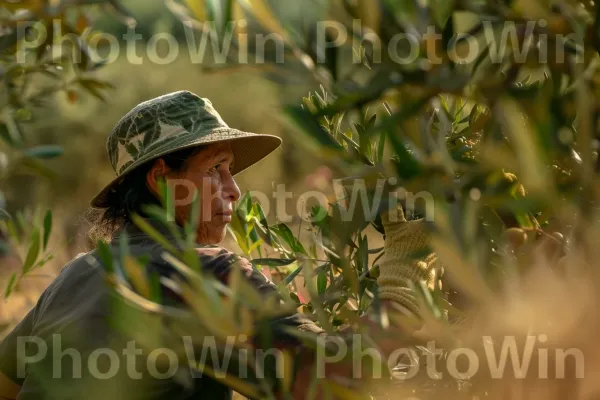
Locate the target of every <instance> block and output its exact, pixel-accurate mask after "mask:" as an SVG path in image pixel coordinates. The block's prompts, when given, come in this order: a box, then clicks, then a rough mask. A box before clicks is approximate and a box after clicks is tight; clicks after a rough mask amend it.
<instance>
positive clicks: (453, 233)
mask: <svg viewBox="0 0 600 400" xmlns="http://www.w3.org/2000/svg"><path fill="white" fill-rule="evenodd" d="M167 3H168V4H169V5H170V7H171V9H172V10H173V11H174V12H175V13H176V14H177V15H179V16H180V17H181V18H182V20H183V21H184V23H186V24H188V25H189V26H193V27H195V28H197V29H198V30H199V31H201V32H216V34H217V35H220V37H224V36H225V35H232V38H233V42H234V46H233V47H232V51H231V52H230V54H228V59H227V62H225V63H216V64H215V65H214V66H211V67H210V68H209V69H219V70H223V69H225V70H226V69H228V68H244V67H248V66H251V67H253V68H256V67H258V68H259V69H260V70H262V71H264V73H265V76H266V77H268V78H270V79H272V80H274V81H276V82H279V83H284V84H286V83H287V84H289V83H293V82H294V81H295V80H296V79H304V78H305V77H310V78H312V81H313V82H314V83H315V84H316V85H320V86H321V87H320V90H315V91H313V92H311V94H310V95H309V96H308V97H307V98H306V99H305V101H304V104H302V105H290V106H289V107H287V109H286V111H285V114H286V116H287V117H288V120H289V121H290V123H291V124H292V125H293V126H295V128H296V130H297V131H299V132H302V133H304V135H305V136H306V137H309V138H311V139H312V143H313V148H315V149H317V150H318V151H319V154H320V155H321V156H322V157H323V160H326V161H327V162H330V163H332V164H334V165H335V166H336V169H337V172H339V174H340V175H342V176H343V177H344V179H345V182H346V184H347V185H350V186H351V185H353V184H355V183H357V182H360V181H361V180H362V182H364V181H366V182H373V181H376V180H377V179H383V180H385V181H386V182H388V183H389V182H393V183H391V184H389V186H391V187H389V188H388V189H389V190H394V189H396V188H403V189H404V190H406V191H407V192H408V193H412V194H417V193H428V194H430V195H431V198H432V199H433V202H430V204H424V205H417V206H416V209H415V210H414V211H415V213H416V215H417V216H419V215H420V216H423V215H427V213H428V211H432V210H428V209H427V208H428V207H432V208H433V211H435V217H434V218H432V220H431V221H430V228H431V233H432V237H433V243H432V247H433V249H434V250H435V251H436V253H437V254H438V256H439V257H440V259H441V260H442V263H443V265H444V268H445V274H444V277H443V278H442V280H443V281H444V282H443V284H442V285H440V288H441V289H436V290H434V292H433V293H430V292H429V290H427V289H426V288H422V287H419V285H416V286H414V289H415V293H417V294H420V297H421V298H422V305H423V314H424V319H425V321H426V322H427V324H430V325H431V326H433V327H435V329H436V331H437V332H438V336H437V337H438V338H441V337H443V338H445V339H446V340H449V343H454V344H455V345H456V343H457V342H453V341H452V340H450V339H451V338H453V337H454V338H455V339H456V337H455V336H452V334H451V332H452V331H453V328H452V326H451V325H450V324H449V321H448V317H450V321H456V320H462V319H463V318H464V317H465V315H468V314H467V312H468V311H470V310H471V309H473V308H479V309H480V310H481V308H484V306H485V305H489V304H490V303H494V302H496V301H497V302H499V303H502V301H504V296H506V295H507V293H506V290H507V287H511V288H512V290H516V289H514V287H512V286H511V285H510V284H509V283H510V282H513V281H514V280H515V279H516V280H517V281H519V280H522V282H523V285H526V284H525V282H527V278H526V277H527V276H528V275H527V272H528V271H531V270H533V269H535V268H534V267H535V266H536V265H539V263H540V262H541V263H543V264H545V265H546V269H545V275H544V277H545V278H548V277H554V276H558V277H563V276H564V275H563V274H565V273H566V271H565V258H564V257H563V256H565V255H566V257H569V256H573V255H574V254H579V252H583V254H585V256H582V257H584V258H585V259H586V260H588V261H591V260H594V256H592V254H596V250H595V247H597V246H595V245H594V243H595V242H596V240H595V239H594V234H593V233H592V232H595V229H597V220H598V216H597V208H596V206H595V204H597V202H598V196H599V192H598V184H597V173H598V165H599V164H598V163H599V162H600V161H598V153H597V149H598V147H599V146H600V141H599V137H598V133H597V127H598V116H599V113H598V111H599V108H598V104H597V101H596V99H597V85H598V81H599V78H600V75H599V74H598V50H600V47H599V45H598V43H600V42H599V33H598V32H599V31H598V26H599V24H600V22H599V21H600V20H599V18H598V12H597V7H596V5H595V3H594V2H579V1H547V2H536V1H533V2H532V1H519V0H516V1H511V2H497V1H484V0H477V1H469V0H467V1H460V2H458V1H456V2H436V1H425V2H417V1H396V2H394V1H385V0H381V1H360V0H339V1H336V0H332V1H328V2H315V4H319V5H324V6H323V7H316V8H315V10H318V12H317V13H316V14H315V13H314V12H313V10H311V13H310V15H305V14H302V17H303V18H296V19H295V20H294V19H293V18H288V17H289V15H288V14H286V12H285V10H286V8H287V7H289V6H290V3H289V2H285V1H282V2H277V3H274V2H267V1H227V2H210V1H206V2H205V1H186V2H185V5H184V4H180V3H176V2H175V1H168V2H167ZM217 10H218V11H219V12H217ZM232 21H234V22H235V23H234V24H231V22H232ZM241 21H244V22H245V23H241V24H240V22H241ZM324 21H327V22H324ZM357 21H359V22H360V23H359V24H358V25H357V24H356V22H357ZM431 29H433V31H432V30H431ZM266 33H272V34H275V35H277V37H278V38H279V41H280V43H281V44H282V45H283V51H282V49H281V48H278V47H277V46H273V47H266V48H265V47H261V46H260V42H261V40H262V39H261V35H264V34H266ZM465 34H466V35H468V37H469V40H468V41H467V40H466V39H463V40H457V38H460V35H463V36H464V35H465ZM399 35H400V36H399ZM407 35H410V36H411V37H412V38H413V39H414V41H413V42H412V43H411V42H410V41H404V42H401V41H398V38H399V37H404V38H405V37H406V36H407ZM263 37H264V36H263ZM374 37H375V38H377V39H376V40H375V39H373V38H374ZM340 38H343V39H342V40H340V41H339V42H337V41H336V39H340ZM334 42H335V43H334ZM240 49H243V50H244V51H242V52H240ZM246 51H247V53H246ZM240 54H244V55H246V54H249V55H250V56H254V57H255V61H254V62H253V61H252V57H248V59H249V60H250V61H248V62H246V60H245V59H240V57H239V56H240ZM407 55H412V56H413V57H410V58H408V57H407ZM278 57H282V59H281V58H278ZM402 57H403V60H404V61H405V60H407V59H410V61H408V62H402V60H401V61H399V58H402ZM256 60H265V61H266V62H265V63H262V62H259V61H256ZM302 73H304V75H302ZM392 177H393V178H396V179H395V180H394V181H390V180H389V178H392ZM372 195H373V196H372V197H371V200H375V199H376V197H374V194H373V193H372ZM426 203H427V202H426ZM342 204H343V203H342ZM379 206H380V207H381V208H380V209H379V211H381V210H382V209H385V207H386V205H385V204H379ZM340 207H342V205H340V203H339V202H336V203H332V204H329V209H327V210H325V212H326V213H327V214H326V215H327V217H326V218H325V219H324V220H323V219H322V218H320V219H318V222H317V221H316V220H315V222H314V223H313V224H312V227H311V228H308V229H315V232H316V233H317V234H316V235H315V237H317V238H318V239H316V240H314V241H313V242H310V243H301V242H300V241H299V240H298V238H297V236H296V235H293V234H292V233H291V231H289V229H286V228H285V227H282V226H281V225H277V227H278V228H277V229H268V228H266V227H265V226H264V224H262V223H261V224H258V222H257V221H260V212H259V210H257V209H256V206H253V205H247V206H245V211H244V213H243V215H246V218H245V221H246V222H247V223H250V226H251V227H254V229H257V230H256V232H254V231H252V230H250V231H247V230H246V229H247V228H246V227H245V226H242V227H239V226H238V229H237V230H236V238H237V239H238V243H239V242H240V241H242V242H243V245H242V248H243V249H246V251H247V252H250V251H252V250H253V249H255V248H256V246H259V247H260V246H261V245H262V244H263V243H269V245H272V246H275V248H276V249H278V251H279V252H280V254H282V258H284V259H286V260H290V259H296V260H306V261H308V264H309V265H310V267H306V265H307V264H305V265H302V266H301V268H302V270H301V271H302V272H303V273H304V277H305V279H306V285H307V287H308V288H309V290H310V292H311V295H312V296H311V301H309V302H308V304H304V302H302V301H297V302H296V305H298V306H300V307H303V309H304V310H305V311H306V312H308V313H310V314H314V317H315V318H316V319H317V320H318V321H319V323H320V324H321V325H322V326H323V327H325V328H329V330H331V329H332V328H333V327H334V326H343V325H346V324H350V325H352V322H353V321H356V317H357V316H360V315H361V314H363V313H364V311H365V310H366V308H367V307H368V306H369V305H371V304H375V305H376V304H377V302H376V298H377V296H376V285H375V284H374V281H373V279H369V278H370V276H371V275H374V276H376V272H375V271H376V268H377V260H373V261H372V262H371V265H368V261H366V260H369V258H368V257H366V255H367V254H368V253H370V252H372V253H375V254H376V253H377V251H378V250H377V249H369V246H368V242H367V240H366V236H365V234H364V232H365V230H366V229H367V228H369V227H370V226H373V227H375V228H376V229H378V230H379V231H380V232H382V233H384V234H385V232H383V231H382V229H381V226H380V223H379V221H378V220H377V213H376V214H375V216H371V217H370V218H369V217H367V216H365V215H364V214H365V213H364V212H362V213H361V212H360V210H359V211H358V212H355V213H354V214H353V218H352V219H351V220H350V221H347V220H345V221H342V220H339V219H338V220H336V217H337V216H339V215H340V211H339V210H340ZM357 208H359V209H360V207H357ZM313 211H314V212H315V213H317V212H318V211H320V210H318V209H315V210H313ZM351 212H352V211H351ZM234 228H235V225H234ZM242 228H243V229H242ZM269 232H275V233H276V236H271V234H269ZM281 233H283V234H284V235H283V237H285V238H286V239H285V242H286V243H287V245H286V248H285V249H282V248H281V243H280V242H279V240H280V239H281V238H282V236H281ZM274 237H277V238H279V240H277V241H275V240H273V238H274ZM267 239H268V240H269V241H270V242H267ZM318 245H321V247H322V250H324V254H325V255H326V259H319V258H320V257H317V256H316V254H315V253H314V252H313V251H310V250H309V251H307V249H311V250H312V249H314V248H315V246H318ZM292 254H293V255H292ZM588 257H590V258H588ZM560 260H562V261H560ZM266 264H270V265H273V266H277V262H276V261H272V260H270V261H267V262H266ZM581 264H582V265H569V266H568V267H569V268H571V270H570V272H571V273H575V274H578V273H579V274H582V275H583V274H586V273H587V272H586V271H587V270H586V269H585V267H584V265H583V264H585V263H583V262H582V263H581ZM553 268H554V269H553ZM299 271H300V267H299V268H298V269H293V268H292V269H291V270H290V271H289V272H291V274H290V275H289V276H290V277H293V276H294V275H295V274H297V273H298V272H299ZM369 271H373V273H372V274H371V273H370V272H369ZM555 274H556V275H555ZM586 276H587V275H586ZM592 276H595V275H592ZM288 281H289V279H288ZM594 284H597V282H596V281H594ZM507 285H508V286H507ZM511 293H512V292H511ZM519 293H520V294H521V295H522V296H523V297H527V292H525V293H524V294H523V293H521V292H519ZM365 294H366V296H365ZM513 294H514V293H513ZM292 297H293V296H292ZM293 298H295V297H293ZM365 300H366V301H365ZM373 300H375V302H374V303H373ZM522 305H523V307H525V306H532V305H531V304H527V303H522ZM352 307H353V308H352ZM484 309H485V308H484ZM485 310H487V311H489V310H488V309H485ZM493 311H494V312H495V313H496V314H494V315H498V313H501V311H502V309H500V310H498V309H494V310H493ZM499 315H500V316H502V314H499ZM545 317H546V318H550V316H548V315H545ZM499 319H500V318H499ZM556 321H557V322H558V321H560V319H557V320H556ZM558 323H560V322H558ZM522 324H523V325H524V326H527V322H525V321H523V322H522ZM504 328H506V327H502V329H504ZM537 328H538V329H541V328H540V327H539V326H538V327H537ZM532 329H533V328H532ZM519 333H521V334H525V331H519ZM447 343H448V342H447ZM452 346H453V345H452V344H450V345H449V347H448V348H449V349H451V348H452ZM430 383H431V382H430ZM433 386H438V387H443V384H439V385H436V384H434V385H433ZM451 386H452V385H451ZM458 386H461V387H463V386H464V385H462V384H461V385H458ZM452 387H454V388H456V385H454V386H452ZM421 389H423V388H421ZM459 391H460V390H459ZM484 391H485V392H486V393H485V394H486V395H487V390H484ZM426 392H427V391H426V390H424V389H423V390H422V391H420V392H418V394H423V395H425V393H426ZM477 393H479V394H483V391H482V392H477V391H472V392H471V391H470V390H466V393H465V396H472V395H476V394H477ZM432 395H433V396H434V397H436V396H440V395H442V394H441V392H435V391H434V392H433V393H432Z"/></svg>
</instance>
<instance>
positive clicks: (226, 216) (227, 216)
mask: <svg viewBox="0 0 600 400" xmlns="http://www.w3.org/2000/svg"><path fill="white" fill-rule="evenodd" d="M232 214H233V213H232V212H231V211H226V212H221V213H217V215H218V216H219V217H220V218H221V219H222V220H223V221H225V222H231V215H232Z"/></svg>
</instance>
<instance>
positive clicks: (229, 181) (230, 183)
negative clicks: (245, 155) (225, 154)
mask: <svg viewBox="0 0 600 400" xmlns="http://www.w3.org/2000/svg"><path fill="white" fill-rule="evenodd" d="M223 193H224V195H225V197H227V198H228V199H230V200H231V201H232V202H235V201H238V200H239V198H240V197H241V196H242V193H241V192H240V188H239V186H238V185H237V182H236V181H235V179H233V175H231V173H229V172H228V173H227V177H226V178H225V180H224V182H223Z"/></svg>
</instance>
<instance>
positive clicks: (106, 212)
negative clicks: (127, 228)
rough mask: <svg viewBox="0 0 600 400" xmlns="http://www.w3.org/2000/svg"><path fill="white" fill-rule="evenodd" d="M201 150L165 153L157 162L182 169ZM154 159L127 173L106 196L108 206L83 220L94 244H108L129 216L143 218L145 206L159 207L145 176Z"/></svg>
mask: <svg viewBox="0 0 600 400" xmlns="http://www.w3.org/2000/svg"><path fill="white" fill-rule="evenodd" d="M203 148H204V147H203V146H196V147H191V148H188V149H183V150H179V151H176V152H174V153H170V154H167V155H165V156H163V157H160V158H159V159H162V160H164V162H165V164H166V165H167V166H168V167H169V168H170V169H171V170H172V171H175V172H179V171H182V170H184V169H185V168H186V167H187V162H188V160H189V159H190V158H191V157H193V156H194V155H196V154H198V153H199V152H200V151H201V150H202V149H203ZM155 162H156V159H155V160H152V161H149V162H147V163H145V164H142V165H141V166H139V167H137V168H136V169H135V170H133V171H132V172H131V173H129V174H128V175H127V176H126V177H125V178H124V179H123V181H122V182H121V183H120V184H118V185H117V186H116V187H115V189H114V190H112V191H110V192H109V194H108V203H109V205H108V207H106V208H101V209H97V208H90V209H89V210H88V211H87V213H86V214H87V215H86V219H87V221H88V223H90V224H91V228H90V230H89V231H88V238H89V239H90V240H91V241H92V243H93V244H94V245H95V244H96V243H97V241H98V240H100V239H102V240H105V241H110V240H111V239H112V238H113V236H114V234H115V233H116V232H117V231H119V230H120V229H122V228H123V226H124V225H125V224H126V223H128V222H130V216H131V214H134V213H136V214H140V215H144V211H143V208H144V206H146V205H152V204H156V205H160V202H159V200H158V199H157V198H156V196H155V195H154V194H153V193H152V192H151V191H150V189H149V188H148V185H147V184H146V175H147V174H148V172H149V171H150V169H151V168H152V167H153V166H154V163H155Z"/></svg>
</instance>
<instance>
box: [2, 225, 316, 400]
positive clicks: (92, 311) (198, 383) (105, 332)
mask: <svg viewBox="0 0 600 400" xmlns="http://www.w3.org/2000/svg"><path fill="white" fill-rule="evenodd" d="M123 232H125V233H126V235H127V237H128V242H129V250H130V252H131V254H132V255H133V256H136V257H138V256H142V255H144V256H146V257H147V258H148V259H149V261H148V263H147V264H146V269H145V270H146V272H147V273H148V274H158V276H160V277H166V278H169V277H173V276H174V275H176V274H177V272H176V271H175V269H174V268H173V267H172V266H171V265H170V264H168V263H167V262H165V261H164V259H163V258H162V257H161V255H162V253H163V252H164V249H163V248H162V247H161V246H159V245H158V244H157V243H156V242H154V241H153V240H152V239H151V238H149V237H148V236H147V235H146V234H145V233H143V232H142V231H141V230H139V229H138V228H137V227H135V226H134V225H133V224H129V225H128V226H126V228H125V229H124V230H123ZM162 233H163V234H165V235H168V232H167V231H166V230H164V229H162ZM110 246H111V251H113V254H114V255H115V256H118V251H119V250H118V249H119V246H118V240H117V239H115V240H113V241H112V242H111V244H110ZM198 255H199V257H200V258H201V265H202V268H203V269H204V270H205V271H206V272H209V273H211V274H213V275H214V276H215V277H217V278H218V279H219V280H220V281H221V282H223V283H225V284H227V279H228V276H229V274H230V272H231V271H232V268H238V267H239V268H242V269H244V270H245V274H244V275H245V276H246V278H247V279H248V281H249V282H250V283H251V284H252V285H253V286H254V287H255V288H256V289H257V290H258V291H259V292H260V293H261V294H265V295H266V294H269V293H273V292H276V291H277V288H276V286H275V284H274V283H273V282H271V281H269V280H268V279H267V278H266V277H265V276H264V275H263V274H262V273H260V271H258V270H257V269H255V268H254V267H253V266H252V264H251V263H250V262H249V261H248V260H247V259H245V258H241V257H238V256H237V255H235V254H234V253H232V252H230V251H227V250H225V249H223V248H220V247H216V246H207V247H201V248H199V249H198ZM161 291H162V298H163V299H164V302H165V303H168V304H170V305H177V304H178V303H179V302H180V301H179V296H178V294H177V293H176V292H174V291H173V290H171V289H169V288H168V287H166V286H165V285H161ZM114 297H115V296H114V293H113V291H111V290H109V287H108V285H107V283H106V273H105V271H104V269H103V268H102V267H101V264H100V258H99V256H98V251H97V249H96V250H94V251H91V252H89V253H86V254H85V255H82V256H79V257H77V258H75V259H74V260H72V261H70V262H69V263H68V264H67V265H66V266H65V267H64V268H63V269H62V271H61V272H60V274H59V276H58V277H57V278H56V279H55V280H54V281H53V282H52V284H51V285H50V286H49V287H48V288H47V289H46V290H45V291H44V292H43V294H42V295H41V297H40V299H39V301H38V302H37V304H36V305H35V307H34V308H33V309H32V310H31V311H30V312H29V313H28V314H27V316H26V317H25V318H24V319H23V320H22V321H21V322H20V323H19V324H18V325H17V326H16V327H15V328H14V330H13V331H12V332H11V333H9V335H8V336H7V337H6V338H5V339H4V341H2V343H0V371H2V372H3V373H4V374H5V375H7V376H8V377H9V378H10V379H11V380H13V381H14V382H15V383H17V384H18V385H20V386H21V387H22V389H21V392H20V394H19V397H18V400H44V399H57V400H58V399H60V400H75V399H86V400H88V399H95V398H101V399H111V400H118V399H137V398H140V399H142V398H143V399H174V400H175V399H230V398H231V397H232V390H231V389H230V388H229V387H227V386H225V385H223V384H221V383H220V382H218V381H217V380H215V379H213V378H211V377H209V376H207V375H201V374H199V373H198V371H195V372H193V371H194V370H193V369H192V368H190V367H189V365H184V363H181V362H180V363H178V364H177V365H178V368H177V372H176V373H175V375H174V376H172V377H170V378H168V379H164V378H162V377H163V375H160V378H156V375H157V374H159V373H160V374H165V375H169V372H170V371H171V370H170V369H169V368H170V367H169V364H168V363H166V366H162V367H161V366H160V365H161V364H158V363H157V360H163V361H164V360H167V361H168V360H169V358H168V356H166V355H165V354H164V352H163V353H160V352H159V353H156V354H155V355H154V358H153V359H152V360H153V361H154V364H152V363H149V362H148V358H152V357H153V356H152V355H149V354H148V352H147V351H144V352H143V354H139V355H136V356H134V355H133V354H134V352H135V350H130V351H129V352H128V351H127V348H128V347H127V345H128V343H130V342H131V340H130V339H131V338H130V337H127V336H126V335H124V334H123V333H122V332H121V331H119V330H118V329H116V328H115V327H114V326H113V325H112V324H113V322H114V318H112V319H111V317H114V315H115V313H114V311H115V309H114V304H115V303H114V301H113V300H114ZM121 319H122V317H121ZM120 322H125V323H130V324H134V323H135V321H120ZM267 326H268V327H270V330H271V334H272V336H271V337H272V338H273V339H274V342H275V343H277V346H279V347H284V348H290V349H295V348H297V347H298V346H299V345H300V344H299V343H298V341H297V340H295V339H294V338H293V337H291V336H290V335H289V334H286V333H285V330H284V329H282V328H283V327H290V326H292V327H297V328H298V329H299V330H303V331H308V332H313V333H316V334H319V333H321V330H320V329H319V328H318V327H317V326H316V325H315V324H314V323H313V322H312V321H311V320H309V319H308V318H307V317H305V316H303V315H300V314H292V315H285V316H283V317H278V318H277V319H275V320H271V321H267ZM134 328H135V329H137V330H139V331H140V332H143V331H144V330H145V329H147V327H145V326H139V327H137V326H136V327H134ZM136 347H138V346H136ZM103 349H104V350H103ZM157 354H159V355H157ZM207 357H210V356H207ZM199 358H200V356H199V355H198V354H196V355H195V359H196V361H197V360H198V359H199ZM132 360H135V363H134V365H133V366H132V365H131V364H132V363H133V361H132ZM27 361H28V362H27ZM151 364H152V365H151ZM156 365H158V366H156ZM150 368H153V369H150ZM151 371H153V373H150V372H151ZM140 376H141V377H140ZM240 378H242V379H245V378H246V377H245V376H240Z"/></svg>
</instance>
